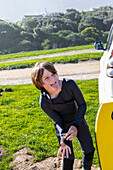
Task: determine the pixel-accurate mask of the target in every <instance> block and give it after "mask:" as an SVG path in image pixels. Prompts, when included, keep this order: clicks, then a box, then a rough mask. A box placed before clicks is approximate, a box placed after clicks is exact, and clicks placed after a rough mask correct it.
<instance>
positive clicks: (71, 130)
mask: <svg viewBox="0 0 113 170" xmlns="http://www.w3.org/2000/svg"><path fill="white" fill-rule="evenodd" d="M77 132H78V130H77V128H76V127H75V126H73V125H72V126H71V127H70V128H69V130H68V132H67V133H66V135H65V137H64V138H65V139H66V140H69V141H72V140H73V139H74V138H75V137H76V136H77Z"/></svg>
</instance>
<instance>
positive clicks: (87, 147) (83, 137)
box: [77, 119, 95, 170]
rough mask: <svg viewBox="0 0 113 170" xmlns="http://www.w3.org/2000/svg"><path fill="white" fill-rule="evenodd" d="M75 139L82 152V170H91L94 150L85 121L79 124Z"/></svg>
mask: <svg viewBox="0 0 113 170" xmlns="http://www.w3.org/2000/svg"><path fill="white" fill-rule="evenodd" d="M77 138H78V140H79V142H80V145H81V148H82V152H83V170H91V165H92V161H93V155H94V150H95V149H94V147H93V142H92V138H91V134H90V131H89V127H88V125H87V123H86V121H85V119H84V120H83V121H82V122H81V124H80V127H79V129H78V135H77Z"/></svg>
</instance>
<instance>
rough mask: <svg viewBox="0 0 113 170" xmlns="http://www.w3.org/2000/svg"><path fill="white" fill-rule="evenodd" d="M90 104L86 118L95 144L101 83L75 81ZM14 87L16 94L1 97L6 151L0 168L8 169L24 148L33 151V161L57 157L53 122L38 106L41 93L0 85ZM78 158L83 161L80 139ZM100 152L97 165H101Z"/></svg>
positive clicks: (0, 136)
mask: <svg viewBox="0 0 113 170" xmlns="http://www.w3.org/2000/svg"><path fill="white" fill-rule="evenodd" d="M76 82H77V84H78V86H79V87H80V89H81V91H82V93H83V95H84V97H85V100H86V102H87V112H86V115H85V118H86V120H87V122H88V124H89V128H90V131H91V134H92V137H93V141H94V146H95V147H96V142H95V133H94V126H95V119H96V114H97V110H98V107H99V101H98V81H97V80H87V81H76ZM0 88H2V89H3V90H4V89H5V88H12V89H13V90H14V92H4V93H2V95H3V96H1V97H0V145H2V146H3V147H4V149H5V150H6V151H7V152H6V154H4V156H3V157H0V169H1V170H9V169H10V165H9V163H10V162H11V161H12V159H13V153H15V152H16V151H17V150H18V149H20V148H23V147H29V148H31V149H33V155H34V156H35V158H34V161H41V160H42V159H45V158H46V157H49V156H56V155H57V151H58V148H59V146H58V142H57V138H56V136H55V130H54V126H53V122H52V121H51V119H50V118H49V117H48V116H47V115H46V114H45V113H44V112H43V111H42V110H41V109H40V107H39V95H40V92H39V91H38V90H37V89H35V87H34V86H33V85H31V84H29V85H14V86H1V87H0ZM73 145H74V152H75V158H76V159H82V153H81V148H80V145H79V143H78V141H77V139H74V141H73ZM98 162H99V161H98V155H97V150H96V151H95V156H94V162H93V163H96V164H98Z"/></svg>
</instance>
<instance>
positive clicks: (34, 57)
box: [0, 49, 103, 63]
mask: <svg viewBox="0 0 113 170" xmlns="http://www.w3.org/2000/svg"><path fill="white" fill-rule="evenodd" d="M96 52H98V53H99V52H100V53H101V52H103V51H102V50H95V49H84V50H76V51H65V52H61V53H54V54H46V55H38V56H31V57H21V58H15V59H10V60H5V61H1V62H0V63H10V62H17V61H25V60H31V59H40V58H50V57H58V56H67V55H69V56H70V55H76V54H83V53H96Z"/></svg>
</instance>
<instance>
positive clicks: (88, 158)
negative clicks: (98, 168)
mask: <svg viewBox="0 0 113 170" xmlns="http://www.w3.org/2000/svg"><path fill="white" fill-rule="evenodd" d="M94 152H95V149H94V150H93V151H92V152H89V153H87V154H84V159H85V160H87V161H91V160H93V156H94Z"/></svg>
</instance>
